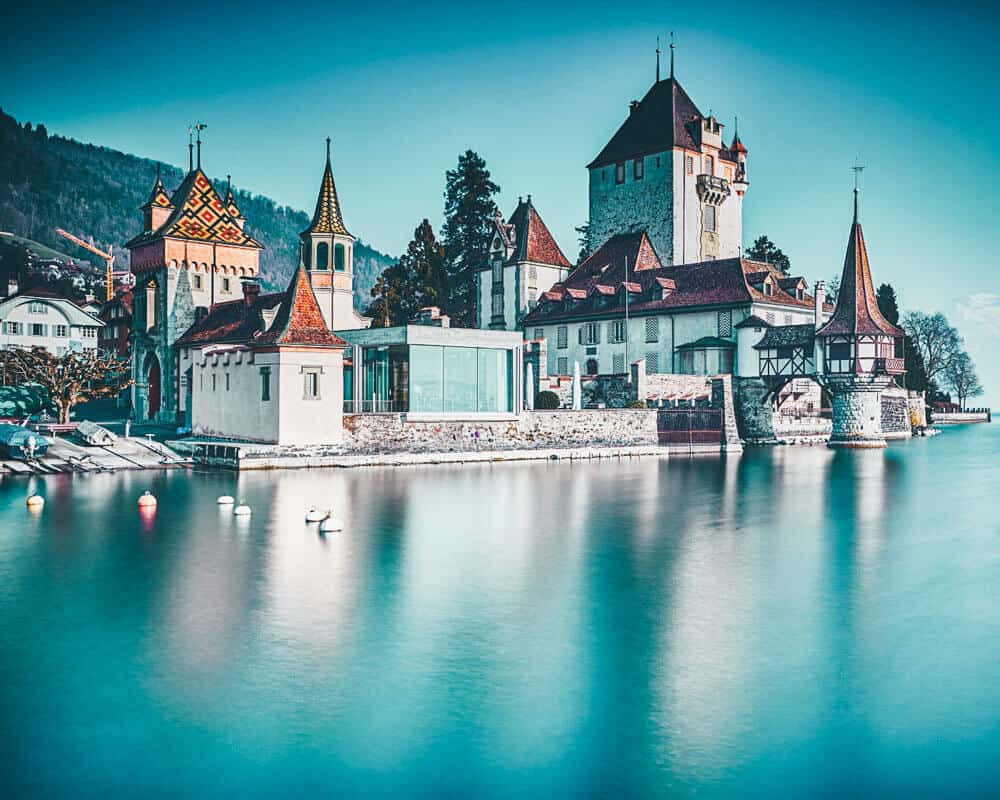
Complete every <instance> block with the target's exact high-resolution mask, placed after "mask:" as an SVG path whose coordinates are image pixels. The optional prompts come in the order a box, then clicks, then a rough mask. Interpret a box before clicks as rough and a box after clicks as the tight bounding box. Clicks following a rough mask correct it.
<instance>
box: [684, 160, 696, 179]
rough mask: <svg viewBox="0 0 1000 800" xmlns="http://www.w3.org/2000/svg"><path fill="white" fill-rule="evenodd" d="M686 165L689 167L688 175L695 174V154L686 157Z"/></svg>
mask: <svg viewBox="0 0 1000 800" xmlns="http://www.w3.org/2000/svg"><path fill="white" fill-rule="evenodd" d="M685 161H686V164H685V167H686V169H687V174H688V175H694V156H688V157H687V158H686V159H685Z"/></svg>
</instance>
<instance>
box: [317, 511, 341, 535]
mask: <svg viewBox="0 0 1000 800" xmlns="http://www.w3.org/2000/svg"><path fill="white" fill-rule="evenodd" d="M319 530H320V533H333V532H334V531H342V530H344V520H342V519H337V518H336V517H335V516H333V515H332V514H327V515H326V516H325V517H323V521H322V522H321V523H320V524H319Z"/></svg>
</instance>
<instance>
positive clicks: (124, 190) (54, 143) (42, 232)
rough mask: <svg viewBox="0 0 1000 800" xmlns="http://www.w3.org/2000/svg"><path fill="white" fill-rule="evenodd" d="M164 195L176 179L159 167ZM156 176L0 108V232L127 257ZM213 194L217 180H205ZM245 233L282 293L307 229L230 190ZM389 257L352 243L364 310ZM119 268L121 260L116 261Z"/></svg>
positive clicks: (299, 214)
mask: <svg viewBox="0 0 1000 800" xmlns="http://www.w3.org/2000/svg"><path fill="white" fill-rule="evenodd" d="M162 174H163V182H164V184H165V185H166V187H167V189H168V190H172V189H173V188H174V187H176V186H177V185H178V184H179V183H180V182H181V180H182V179H183V177H184V173H183V172H182V171H181V169H179V168H177V167H174V166H169V165H166V164H165V165H163V167H162ZM155 175H156V163H155V162H154V161H150V160H149V159H145V158H139V157H138V156H133V155H129V154H127V153H121V152H118V151H117V150H111V149H109V148H107V147H97V146H95V145H91V144H82V143H80V142H77V141H75V140H73V139H65V138H63V137H61V136H50V135H49V134H48V131H46V129H45V126H44V125H41V124H39V125H35V126H32V125H31V123H25V124H24V125H21V124H19V123H18V122H17V120H15V119H14V118H13V117H11V116H9V115H7V114H5V113H3V111H2V110H0V231H9V232H11V233H14V234H16V235H18V236H25V237H28V238H30V239H34V240H36V241H38V242H41V243H42V244H46V245H49V246H51V247H54V248H55V249H57V250H63V251H68V252H70V253H73V254H74V255H76V256H78V257H79V258H81V259H87V258H88V256H89V254H88V253H86V251H82V250H80V251H79V252H78V251H77V249H76V248H74V247H73V245H71V244H70V243H69V242H67V241H66V240H64V239H62V238H60V237H59V236H58V235H57V234H56V233H55V230H54V229H55V228H57V227H60V228H64V229H66V230H68V231H71V232H73V233H76V234H78V235H81V234H82V235H83V236H84V237H89V236H93V237H94V243H95V244H96V245H97V246H98V247H102V248H106V247H107V246H109V245H114V248H115V253H120V254H121V258H122V259H126V258H127V251H126V250H125V249H124V244H125V242H127V241H128V240H129V239H131V238H132V237H133V236H134V235H135V234H136V233H138V232H139V227H140V226H141V220H142V218H141V214H140V212H139V210H138V209H139V206H141V205H142V204H143V203H144V202H145V201H146V198H147V197H148V195H149V190H150V187H151V186H152V185H153V180H154V179H155ZM213 180H214V181H215V184H216V188H218V189H220V190H221V191H220V193H224V192H225V179H224V178H223V179H222V180H219V179H217V178H214V179H213ZM234 194H235V195H236V202H237V203H238V204H239V207H240V210H241V211H242V212H243V215H244V216H245V217H246V218H247V230H249V231H250V232H251V233H252V234H253V236H254V237H255V238H256V239H257V240H258V241H260V242H261V243H262V244H263V245H264V247H265V250H264V252H263V254H262V256H261V272H262V278H263V281H264V283H265V284H266V285H267V286H268V287H269V288H284V286H285V284H286V283H287V281H288V279H289V278H290V277H291V274H292V270H293V269H294V267H295V266H296V265H297V264H298V258H299V255H298V241H299V239H298V234H299V231H301V230H302V229H304V228H305V227H306V226H307V225H308V224H309V217H308V215H307V214H306V213H305V212H303V211H298V210H296V209H293V208H289V207H288V206H279V205H278V204H277V203H275V202H274V201H273V200H271V199H270V198H268V197H264V196H263V195H255V194H251V193H250V192H247V191H244V190H241V189H239V188H237V187H234ZM393 261H394V260H393V259H392V258H390V257H389V256H386V255H384V254H383V253H380V252H378V251H377V250H375V249H373V248H372V247H370V246H368V245H366V244H364V243H362V242H361V241H359V242H358V243H357V244H356V245H355V248H354V271H355V275H356V288H357V291H356V293H355V297H356V301H357V302H359V303H360V304H364V305H366V304H367V303H368V301H369V300H370V296H369V290H370V289H371V287H372V285H373V284H374V283H375V280H376V279H377V278H378V276H379V275H380V274H381V272H382V270H384V269H385V268H386V267H387V266H389V265H391V264H392V263H393ZM116 264H117V265H118V266H119V267H123V266H124V262H123V261H121V260H116Z"/></svg>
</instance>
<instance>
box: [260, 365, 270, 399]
mask: <svg viewBox="0 0 1000 800" xmlns="http://www.w3.org/2000/svg"><path fill="white" fill-rule="evenodd" d="M260 399H261V400H262V401H264V402H265V403H266V402H267V401H268V400H270V399H271V368H270V367H261V368H260Z"/></svg>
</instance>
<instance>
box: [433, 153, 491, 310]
mask: <svg viewBox="0 0 1000 800" xmlns="http://www.w3.org/2000/svg"><path fill="white" fill-rule="evenodd" d="M499 191H500V187H499V186H497V184H495V183H493V181H491V180H490V172H489V170H488V169H486V161H485V160H484V159H483V158H482V157H481V156H480V155H479V154H477V153H474V152H473V151H472V150H466V151H465V153H463V154H462V155H461V156H459V157H458V166H457V167H456V168H455V169H450V170H448V172H447V173H446V175H445V191H444V218H445V223H444V228H443V230H442V240H443V243H444V253H445V265H446V270H447V275H448V294H447V298H446V301H445V302H444V303H442V306H443V308H444V310H445V311H446V312H447V313H448V314H450V315H451V318H452V322H453V323H454V324H455V325H456V326H457V327H469V328H471V327H474V326H475V319H476V293H475V290H476V270H478V269H479V268H480V267H482V266H484V265H485V264H486V260H487V255H488V253H489V245H490V237H491V236H492V232H493V218H494V216H495V214H496V212H497V205H496V203H495V202H494V201H493V197H494V195H496V194H497V193H498V192H499Z"/></svg>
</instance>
